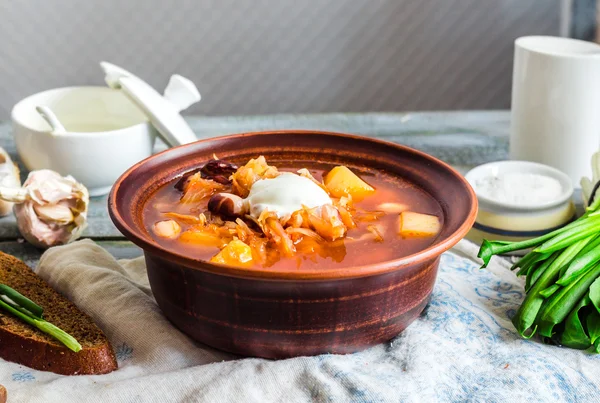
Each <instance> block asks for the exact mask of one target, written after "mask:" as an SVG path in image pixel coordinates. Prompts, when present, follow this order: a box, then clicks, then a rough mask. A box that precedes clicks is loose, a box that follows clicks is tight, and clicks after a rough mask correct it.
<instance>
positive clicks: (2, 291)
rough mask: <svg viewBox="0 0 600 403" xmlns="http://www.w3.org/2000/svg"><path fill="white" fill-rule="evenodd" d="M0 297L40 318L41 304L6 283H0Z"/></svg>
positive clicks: (14, 306)
mask: <svg viewBox="0 0 600 403" xmlns="http://www.w3.org/2000/svg"><path fill="white" fill-rule="evenodd" d="M0 299H2V300H3V301H4V302H6V303H7V304H9V305H11V306H12V307H13V308H15V309H18V310H19V311H21V312H23V313H25V314H29V315H30V316H33V317H36V318H38V319H42V315H43V314H44V309H42V307H41V306H39V305H37V304H36V303H35V302H33V301H32V300H30V299H29V298H27V297H26V296H24V295H23V294H21V293H19V292H17V291H15V290H13V289H12V288H10V287H9V286H7V285H4V284H0Z"/></svg>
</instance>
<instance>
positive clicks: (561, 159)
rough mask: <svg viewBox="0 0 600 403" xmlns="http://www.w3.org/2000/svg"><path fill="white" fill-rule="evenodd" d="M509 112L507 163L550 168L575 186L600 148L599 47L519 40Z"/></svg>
mask: <svg viewBox="0 0 600 403" xmlns="http://www.w3.org/2000/svg"><path fill="white" fill-rule="evenodd" d="M511 111H512V112H511V135H510V157H511V159H516V160H527V161H533V162H539V163H542V164H546V165H550V166H552V167H554V168H557V169H559V170H561V171H563V172H564V173H566V174H567V175H568V176H569V177H570V178H571V180H572V181H573V183H574V184H575V185H576V186H579V181H580V179H581V177H582V176H590V175H591V162H590V161H591V158H592V154H593V153H594V152H596V151H598V149H599V148H600V45H598V44H595V43H591V42H585V41H580V40H576V39H568V38H559V37H551V36H527V37H522V38H518V39H517V40H516V41H515V59H514V68H513V83H512V105H511Z"/></svg>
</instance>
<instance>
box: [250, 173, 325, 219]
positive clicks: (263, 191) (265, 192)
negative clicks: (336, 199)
mask: <svg viewBox="0 0 600 403" xmlns="http://www.w3.org/2000/svg"><path fill="white" fill-rule="evenodd" d="M245 202H246V203H248V209H249V211H250V215H251V216H253V217H255V218H258V217H259V216H260V214H261V213H262V212H263V211H264V210H266V209H268V210H269V211H273V212H275V213H276V214H277V216H278V217H285V216H287V215H290V214H292V213H293V212H294V211H298V210H300V209H301V208H302V206H306V207H308V208H313V207H318V206H322V205H324V204H331V199H330V198H329V196H328V195H327V193H326V192H325V191H324V190H323V189H321V187H319V185H317V184H316V183H314V182H313V181H311V180H310V179H308V178H305V177H303V176H299V175H296V174H293V173H291V172H284V173H282V174H281V175H279V176H277V177H276V178H272V179H261V180H259V181H257V182H255V183H254V184H253V185H252V187H251V188H250V194H249V195H248V197H247V198H246V200H245Z"/></svg>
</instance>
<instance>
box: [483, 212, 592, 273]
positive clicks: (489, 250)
mask: <svg viewBox="0 0 600 403" xmlns="http://www.w3.org/2000/svg"><path fill="white" fill-rule="evenodd" d="M590 220H593V222H594V223H596V221H597V219H596V220H594V219H590ZM599 222H600V221H599ZM588 225H589V224H588V223H587V220H582V219H581V218H580V219H578V220H576V221H573V222H572V223H570V224H568V225H565V226H564V227H562V228H559V229H557V230H554V231H552V232H549V233H547V234H544V235H541V236H539V237H537V238H532V239H528V240H525V241H520V242H505V241H488V240H486V239H484V240H483V242H482V243H481V248H480V249H479V253H478V254H477V257H478V258H481V259H482V260H483V265H482V266H481V268H482V269H483V268H485V267H487V265H488V264H489V263H490V259H491V258H492V256H494V255H501V254H504V253H508V252H514V251H517V250H521V249H528V248H533V247H537V246H539V245H541V244H542V243H544V242H545V241H547V240H549V239H550V238H552V237H554V236H557V235H560V234H562V233H564V232H567V231H570V234H571V235H572V234H573V233H574V234H576V233H577V232H578V231H579V229H580V227H582V226H588ZM536 252H541V251H538V250H536Z"/></svg>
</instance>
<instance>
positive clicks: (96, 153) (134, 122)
mask: <svg viewBox="0 0 600 403" xmlns="http://www.w3.org/2000/svg"><path fill="white" fill-rule="evenodd" d="M40 105H45V106H48V107H50V109H52V110H53V111H54V113H55V114H56V116H57V117H58V118H59V120H60V121H61V123H62V124H63V125H64V126H65V128H66V129H67V133H64V134H56V133H52V129H51V127H50V126H49V125H48V123H46V121H45V120H44V119H43V118H42V117H41V116H40V115H39V114H38V112H37V111H36V109H35V108H36V107H37V106H40ZM11 117H12V123H13V134H14V137H15V142H16V145H17V151H18V153H19V156H20V157H21V160H22V161H23V163H24V164H25V166H26V167H27V169H29V170H37V169H44V168H47V169H52V170H54V171H56V172H58V173H60V174H61V175H72V176H73V177H75V179H77V180H78V181H79V182H81V183H83V184H84V185H85V186H86V187H87V188H88V190H89V192H90V195H91V196H100V195H104V194H106V193H108V192H109V191H110V188H111V187H112V185H113V183H114V182H115V181H116V180H117V178H118V177H119V176H120V175H121V174H122V173H123V172H125V171H126V170H127V169H128V168H129V167H131V166H132V165H134V164H135V163H137V162H139V161H141V160H142V159H144V158H146V157H149V156H150V155H152V150H153V148H154V142H155V140H156V134H157V132H156V130H155V129H154V127H153V126H152V125H151V124H150V123H149V122H148V120H147V118H146V116H145V115H144V114H143V113H142V112H141V111H140V110H139V109H138V108H137V107H136V106H135V105H134V104H133V103H132V102H131V101H130V100H129V99H128V98H127V97H126V96H125V95H123V94H122V93H121V92H120V91H118V90H113V89H111V88H107V87H66V88H57V89H53V90H48V91H44V92H40V93H38V94H34V95H31V96H29V97H27V98H25V99H23V100H22V101H20V102H19V103H17V104H16V105H15V106H14V108H13V110H12V113H11Z"/></svg>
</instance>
